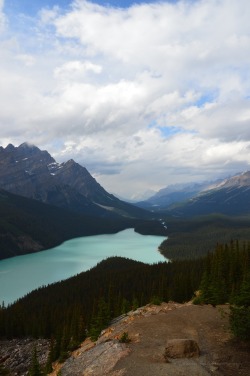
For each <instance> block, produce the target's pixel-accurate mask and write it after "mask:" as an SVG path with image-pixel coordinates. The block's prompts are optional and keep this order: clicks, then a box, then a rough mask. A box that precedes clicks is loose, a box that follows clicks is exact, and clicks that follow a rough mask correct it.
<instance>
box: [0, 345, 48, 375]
mask: <svg viewBox="0 0 250 376" xmlns="http://www.w3.org/2000/svg"><path fill="white" fill-rule="evenodd" d="M34 348H36V351H37V358H38V361H39V363H40V364H41V365H45V363H46V361H47V357H48V353H49V341H48V340H45V339H39V340H34V339H30V338H27V339H13V340H10V341H7V340H6V341H0V366H3V367H4V368H5V369H6V370H8V371H9V372H10V375H11V376H14V375H15V376H26V375H28V369H29V366H30V364H31V360H32V354H33V350H34ZM0 374H1V371H0Z"/></svg>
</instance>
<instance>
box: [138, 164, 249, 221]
mask: <svg viewBox="0 0 250 376" xmlns="http://www.w3.org/2000/svg"><path fill="white" fill-rule="evenodd" d="M249 204H250V171H246V172H242V173H240V174H237V175H235V176H232V177H230V178H227V179H224V180H217V181H215V182H205V183H199V184H198V183H197V184H183V185H182V184H177V185H172V186H169V187H167V188H164V189H162V190H160V191H159V192H158V193H157V194H156V195H154V196H153V197H151V198H150V199H148V200H147V201H145V202H141V203H139V204H138V206H139V207H144V208H147V209H148V210H151V211H154V212H165V213H167V214H169V215H172V216H175V217H179V216H180V217H181V216H193V215H207V214H213V213H220V214H226V215H248V214H249V212H250V209H249V208H250V206H249Z"/></svg>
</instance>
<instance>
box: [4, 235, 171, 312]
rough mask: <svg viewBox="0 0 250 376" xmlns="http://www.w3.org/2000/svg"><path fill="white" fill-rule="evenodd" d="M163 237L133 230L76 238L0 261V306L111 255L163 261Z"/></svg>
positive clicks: (138, 259) (67, 276) (86, 268)
mask: <svg viewBox="0 0 250 376" xmlns="http://www.w3.org/2000/svg"><path fill="white" fill-rule="evenodd" d="M165 239H166V238H165V237H162V236H151V235H140V234H137V233H136V232H134V230H133V229H128V230H124V231H121V232H119V233H117V234H108V235H95V236H86V237H82V238H75V239H72V240H69V241H66V242H65V243H63V244H61V245H60V246H58V247H55V248H51V249H49V250H47V251H43V252H38V253H32V254H29V255H24V256H18V257H12V258H9V259H6V260H2V261H0V304H1V303H2V302H3V301H4V303H5V305H7V304H9V303H12V302H14V301H15V300H16V299H18V298H20V297H22V296H23V295H25V294H27V293H28V292H30V291H32V290H34V289H36V288H37V287H39V286H44V285H48V284H50V283H53V282H57V281H60V280H62V279H66V278H69V277H72V276H73V275H75V274H78V273H80V272H82V271H86V270H88V269H90V268H92V267H93V266H95V265H96V264H97V263H98V262H100V261H102V260H103V259H105V258H107V257H111V256H121V257H127V258H130V259H133V260H137V261H142V262H145V263H148V264H153V263H157V262H160V261H166V259H165V258H164V257H163V256H162V255H161V254H160V252H159V251H158V247H159V245H160V244H161V243H162V241H163V240H165Z"/></svg>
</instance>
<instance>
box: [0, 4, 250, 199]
mask: <svg viewBox="0 0 250 376" xmlns="http://www.w3.org/2000/svg"><path fill="white" fill-rule="evenodd" d="M58 2H59V1H58ZM43 3H46V1H44V2H43ZM59 3H60V2H59ZM249 14H250V2H249V0H240V1H239V0H209V1H207V0H196V1H190V0H186V1H178V2H175V3H173V2H171V3H168V2H166V1H165V2H159V3H158V2H154V3H152V4H140V5H133V6H130V7H129V8H114V7H112V6H106V7H105V6H100V5H97V4H94V3H90V2H88V1H82V0H75V1H73V2H72V3H71V5H70V7H68V8H67V9H66V8H65V9H62V8H60V6H54V7H50V6H47V7H45V8H43V9H42V8H41V9H40V11H39V12H38V13H37V14H35V15H34V16H31V15H29V14H28V13H27V14H25V13H22V14H15V13H14V11H13V13H11V12H10V11H8V13H6V11H5V5H4V2H3V0H0V44H1V45H0V80H1V81H0V103H1V106H0V137H1V145H2V146H6V145H7V144H8V143H10V142H11V143H13V144H14V145H19V144H20V143H22V142H24V141H29V142H31V143H34V144H35V145H37V146H38V147H40V148H41V149H47V150H48V151H49V152H50V153H51V154H52V156H53V157H54V158H55V159H57V160H58V161H65V160H67V159H70V158H73V159H75V160H76V161H77V162H78V163H80V164H82V165H84V166H85V167H86V168H87V169H88V170H89V171H90V172H91V173H92V174H93V176H95V177H96V179H97V181H98V182H99V183H101V184H102V185H103V186H104V188H105V189H107V190H108V191H109V192H113V193H115V194H118V195H121V196H123V197H127V198H129V197H136V196H139V195H140V194H142V193H143V192H145V191H147V190H150V189H153V190H158V189H160V188H162V187H164V186H167V185H169V184H173V183H176V182H186V181H195V180H196V181H201V180H208V179H213V178H216V177H221V176H226V175H230V174H233V173H236V172H238V171H243V170H246V169H249V164H250V103H249V102H250V69H249V67H250V23H249Z"/></svg>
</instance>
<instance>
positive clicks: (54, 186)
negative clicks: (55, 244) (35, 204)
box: [0, 143, 149, 218]
mask: <svg viewBox="0 0 250 376" xmlns="http://www.w3.org/2000/svg"><path fill="white" fill-rule="evenodd" d="M0 188H2V189H4V190H6V191H9V192H11V193H14V194H17V195H21V196H24V197H28V198H32V199H35V200H39V201H42V202H44V203H47V204H51V205H55V206H59V207H63V208H66V209H69V210H73V211H77V212H80V213H84V214H90V215H93V216H102V217H114V216H126V217H133V218H135V217H137V218H138V217H142V218H143V217H148V216H149V215H148V213H147V212H146V211H144V210H141V209H138V208H137V207H135V206H133V205H131V204H128V203H126V202H124V201H122V200H119V199H118V198H117V197H115V196H114V195H112V194H110V193H108V192H107V191H106V190H105V189H104V188H103V187H102V186H101V185H100V184H99V183H98V182H97V181H96V180H95V179H94V178H93V177H92V176H91V174H90V173H89V172H88V170H87V169H86V168H85V167H82V166H81V165H79V164H78V163H76V162H75V161H74V160H72V159H71V160H69V161H67V162H64V163H57V162H56V161H55V159H54V158H52V156H51V155H50V154H49V153H48V152H47V151H45V150H44V151H42V150H40V149H39V148H38V147H36V146H35V145H31V144H29V143H23V144H21V145H20V146H18V147H15V146H13V145H12V144H9V145H8V146H7V147H6V148H3V147H0Z"/></svg>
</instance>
